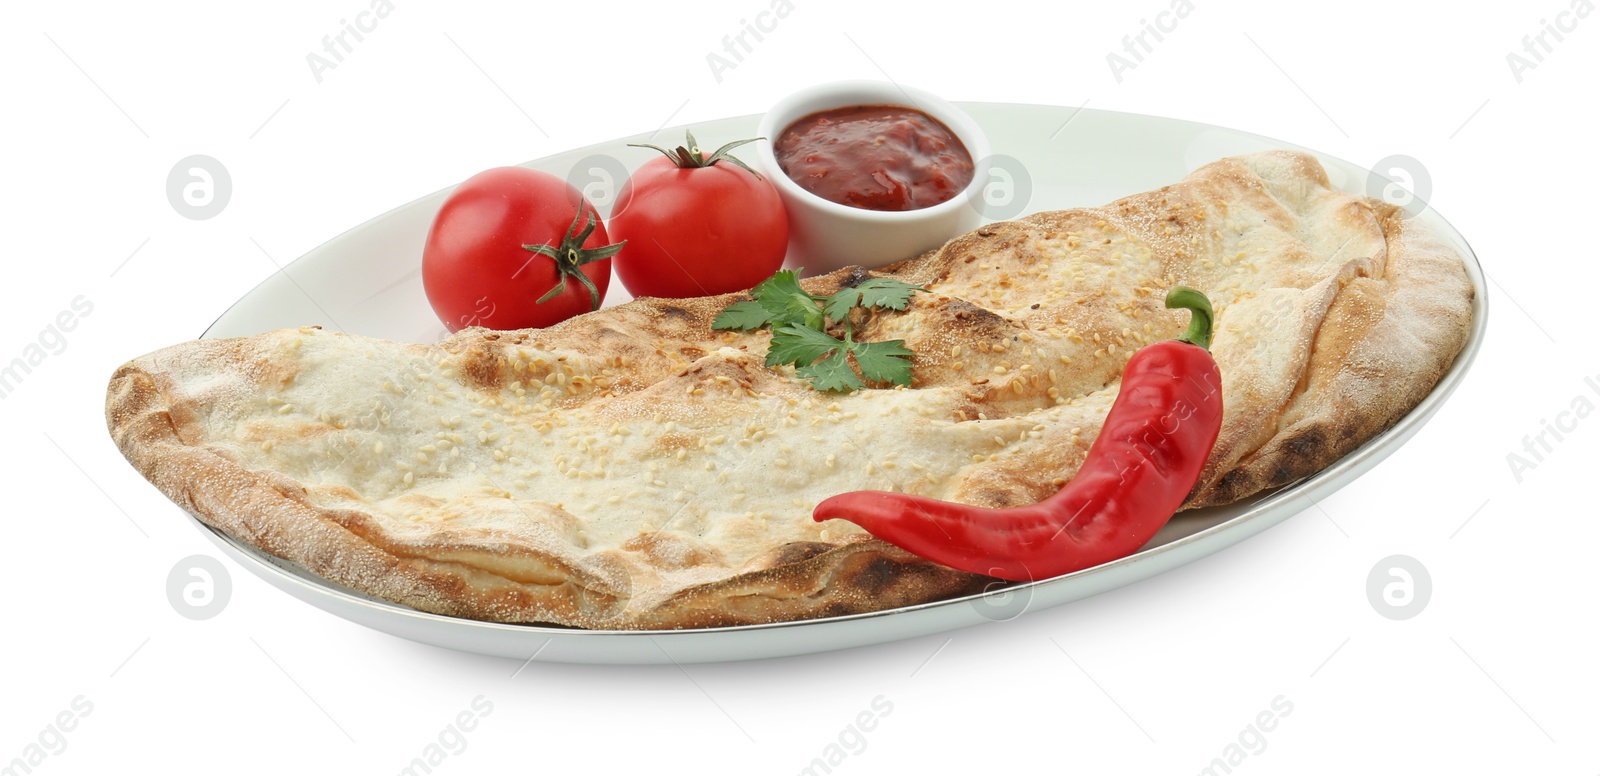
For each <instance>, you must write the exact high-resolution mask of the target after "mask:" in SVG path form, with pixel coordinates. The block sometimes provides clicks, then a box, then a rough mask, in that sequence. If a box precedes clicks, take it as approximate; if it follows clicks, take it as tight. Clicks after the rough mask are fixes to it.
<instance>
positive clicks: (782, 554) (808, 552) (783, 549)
mask: <svg viewBox="0 0 1600 776" xmlns="http://www.w3.org/2000/svg"><path fill="white" fill-rule="evenodd" d="M831 549H833V545H831V544H829V543H827V542H789V543H787V544H784V545H781V546H779V547H778V548H777V550H775V551H774V552H773V553H772V556H771V558H772V565H773V566H782V565H785V564H789V563H799V562H801V561H806V560H811V559H812V558H815V557H817V556H818V555H821V554H822V553H824V552H827V551H828V550H831Z"/></svg>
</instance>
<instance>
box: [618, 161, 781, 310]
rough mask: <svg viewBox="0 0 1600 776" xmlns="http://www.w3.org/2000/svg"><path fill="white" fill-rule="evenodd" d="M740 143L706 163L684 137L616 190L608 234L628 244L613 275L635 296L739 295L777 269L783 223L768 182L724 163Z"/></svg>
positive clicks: (620, 254) (778, 204)
mask: <svg viewBox="0 0 1600 776" xmlns="http://www.w3.org/2000/svg"><path fill="white" fill-rule="evenodd" d="M740 142H749V141H740ZM739 144H740V143H739V142H736V143H729V144H728V145H726V146H723V147H722V148H721V149H718V151H717V152H716V153H714V154H712V155H711V157H710V158H707V157H706V156H705V154H703V153H701V152H700V151H699V149H697V148H695V143H694V137H693V136H690V137H689V142H688V144H687V145H686V146H680V147H679V148H677V149H675V150H673V151H667V150H665V149H661V148H657V149H656V150H658V151H661V152H662V153H663V154H666V156H663V157H661V158H659V159H652V160H650V161H648V162H646V163H645V164H644V165H643V166H642V167H640V168H639V169H638V170H637V171H635V172H634V173H633V175H632V176H631V177H629V178H628V181H627V182H626V183H624V184H623V185H622V189H621V191H619V192H618V193H617V208H616V213H615V214H614V215H613V216H612V217H611V234H612V236H613V237H616V238H619V239H625V240H626V241H627V243H628V245H627V247H625V248H623V249H622V251H621V252H620V253H618V254H617V258H616V271H617V277H618V279H620V280H621V281H622V285H624V286H626V287H627V289H628V291H630V292H631V293H632V294H633V295H634V296H657V297H675V298H681V297H687V296H709V295H711V294H726V293H730V292H733V291H744V290H746V289H749V288H751V287H753V286H755V285H756V284H757V283H760V282H761V281H763V280H766V279H767V278H769V277H771V276H772V273H774V272H776V271H777V270H778V268H779V267H780V266H782V265H783V256H784V253H785V252H786V251H787V249H788V246H789V216H788V214H787V213H785V212H784V209H783V202H782V201H781V200H779V199H778V191H777V189H774V188H773V187H772V184H771V183H768V182H767V181H766V180H765V179H763V178H760V177H758V176H757V175H756V174H755V173H753V172H751V171H750V170H748V169H745V168H744V166H743V165H742V164H740V163H737V162H733V161H729V158H728V157H726V152H727V150H728V149H729V148H731V147H732V146H735V145H739ZM651 147H654V146H651ZM700 165H705V166H700Z"/></svg>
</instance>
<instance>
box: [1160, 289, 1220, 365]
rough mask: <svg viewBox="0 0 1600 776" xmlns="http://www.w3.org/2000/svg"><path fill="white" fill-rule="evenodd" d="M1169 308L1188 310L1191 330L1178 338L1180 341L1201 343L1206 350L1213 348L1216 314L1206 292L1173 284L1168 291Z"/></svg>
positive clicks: (1193, 343) (1192, 343) (1194, 343)
mask: <svg viewBox="0 0 1600 776" xmlns="http://www.w3.org/2000/svg"><path fill="white" fill-rule="evenodd" d="M1167 308H1168V309H1172V310H1176V309H1179V308H1182V309H1185V310H1188V311H1189V313H1190V316H1189V330H1188V331H1186V332H1184V333H1183V336H1182V337H1179V338H1178V341H1179V342H1187V343H1189V344H1191V345H1199V346H1200V347H1202V348H1205V349H1206V350H1211V334H1212V326H1213V324H1214V323H1215V320H1216V315H1215V314H1214V313H1213V312H1212V311H1211V300H1209V299H1207V298H1206V295H1205V294H1202V293H1200V292H1199V291H1197V290H1195V289H1193V288H1190V287H1188V286H1173V287H1172V290H1171V291H1168V292H1167Z"/></svg>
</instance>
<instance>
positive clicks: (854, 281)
mask: <svg viewBox="0 0 1600 776" xmlns="http://www.w3.org/2000/svg"><path fill="white" fill-rule="evenodd" d="M871 278H872V276H871V275H869V274H867V271H866V270H865V269H863V268H861V267H850V272H849V274H847V275H845V276H844V277H842V278H840V279H839V288H840V289H841V290H842V289H846V288H855V287H856V286H859V285H861V284H862V283H864V282H866V281H868V280H870V279H871Z"/></svg>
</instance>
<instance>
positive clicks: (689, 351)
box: [678, 345, 706, 361]
mask: <svg viewBox="0 0 1600 776" xmlns="http://www.w3.org/2000/svg"><path fill="white" fill-rule="evenodd" d="M678 352H679V353H682V354H683V355H684V357H685V358H688V359H690V360H691V361H692V360H694V359H698V358H704V357H705V355H706V352H705V351H704V350H702V349H700V348H697V347H693V346H690V345H685V346H683V347H681V348H678Z"/></svg>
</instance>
